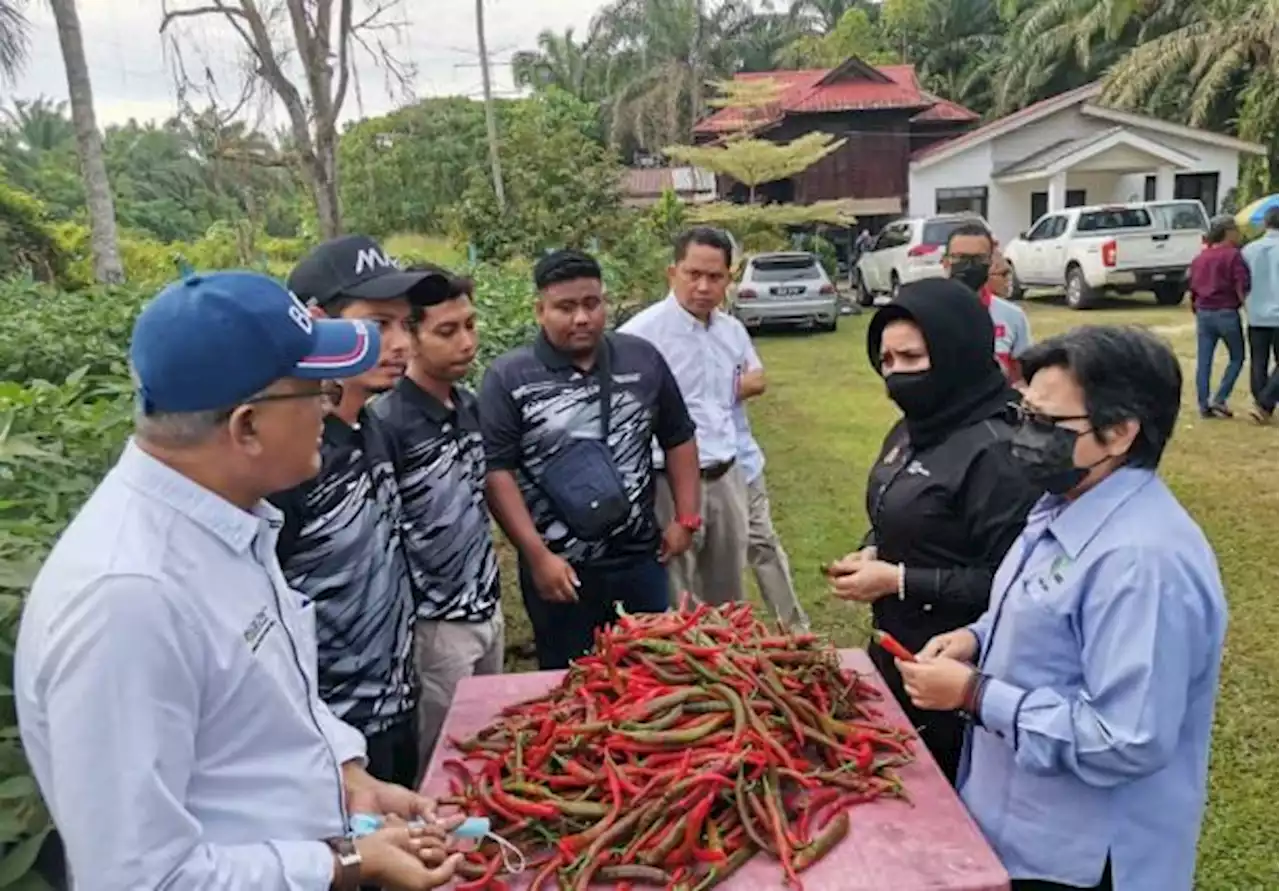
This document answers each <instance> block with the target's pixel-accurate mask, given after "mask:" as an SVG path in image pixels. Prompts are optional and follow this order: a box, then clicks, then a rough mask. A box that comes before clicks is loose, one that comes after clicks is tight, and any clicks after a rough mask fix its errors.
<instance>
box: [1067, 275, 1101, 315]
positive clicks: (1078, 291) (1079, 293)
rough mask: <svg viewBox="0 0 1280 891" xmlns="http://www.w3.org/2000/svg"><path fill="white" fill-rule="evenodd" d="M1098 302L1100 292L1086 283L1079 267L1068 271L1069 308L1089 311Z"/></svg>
mask: <svg viewBox="0 0 1280 891" xmlns="http://www.w3.org/2000/svg"><path fill="white" fill-rule="evenodd" d="M1097 300H1098V292H1097V291H1095V290H1094V289H1093V288H1091V287H1090V286H1089V283H1088V282H1087V281H1085V278H1084V272H1083V271H1082V270H1081V269H1080V267H1079V266H1072V267H1070V268H1069V269H1068V270H1067V306H1069V307H1070V308H1071V309H1089V308H1091V307H1092V306H1093V305H1094V304H1095V303H1096V302H1097Z"/></svg>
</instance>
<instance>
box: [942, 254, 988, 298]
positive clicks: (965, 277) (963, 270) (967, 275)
mask: <svg viewBox="0 0 1280 891" xmlns="http://www.w3.org/2000/svg"><path fill="white" fill-rule="evenodd" d="M989 275H991V261H990V260H988V259H986V258H985V257H956V258H955V260H953V261H952V262H951V277H952V278H954V279H955V280H956V281H959V282H963V283H964V284H965V285H968V286H969V287H970V288H972V289H973V290H974V291H975V292H976V291H980V290H982V286H983V285H985V284H986V283H987V277H988V276H989Z"/></svg>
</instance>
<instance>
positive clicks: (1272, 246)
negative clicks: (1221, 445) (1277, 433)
mask: <svg viewBox="0 0 1280 891" xmlns="http://www.w3.org/2000/svg"><path fill="white" fill-rule="evenodd" d="M1262 223H1263V226H1265V227H1266V232H1265V233H1264V234H1263V236H1262V237H1261V238H1259V239H1257V240H1255V241H1252V242H1250V243H1249V244H1247V245H1245V247H1244V250H1242V251H1241V252H1240V253H1241V255H1242V256H1243V257H1244V262H1245V265H1246V266H1248V267H1249V295H1248V296H1247V297H1245V301H1244V308H1245V315H1246V316H1247V317H1248V320H1249V390H1250V391H1251V392H1252V393H1253V404H1254V411H1253V415H1254V418H1255V420H1257V419H1258V415H1262V418H1261V420H1264V421H1265V420H1267V419H1268V418H1270V417H1271V413H1272V412H1273V411H1275V400H1274V398H1270V397H1268V396H1267V393H1266V390H1267V382H1268V381H1269V380H1271V378H1272V377H1273V376H1274V375H1275V370H1276V366H1277V360H1278V359H1280V354H1278V353H1277V351H1278V350H1280V231H1277V230H1280V208H1276V207H1272V208H1270V209H1268V210H1267V212H1266V215H1265V216H1264V217H1263V218H1262ZM1268 404H1269V405H1270V407H1269V408H1268V407H1267V406H1268Z"/></svg>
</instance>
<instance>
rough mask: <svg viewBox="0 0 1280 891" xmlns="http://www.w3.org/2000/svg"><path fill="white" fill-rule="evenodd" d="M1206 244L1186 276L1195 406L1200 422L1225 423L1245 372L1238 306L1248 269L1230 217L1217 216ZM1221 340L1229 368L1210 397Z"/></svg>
mask: <svg viewBox="0 0 1280 891" xmlns="http://www.w3.org/2000/svg"><path fill="white" fill-rule="evenodd" d="M1206 241H1207V245H1206V247H1205V249H1204V250H1202V251H1201V252H1200V253H1199V254H1197V255H1196V258H1195V259H1194V260H1192V261H1191V269H1190V272H1189V274H1188V276H1187V278H1188V284H1189V286H1190V289H1191V311H1192V312H1194V313H1195V314H1196V401H1197V403H1198V404H1199V406H1200V417H1202V418H1229V417H1231V416H1232V414H1231V409H1230V408H1228V407H1227V400H1228V399H1230V398H1231V391H1232V390H1234V389H1235V386H1236V379H1237V378H1239V377H1240V371H1241V369H1243V368H1244V331H1243V330H1242V329H1241V327H1240V306H1241V304H1243V303H1244V297H1245V295H1246V294H1248V293H1249V267H1248V266H1246V265H1245V262H1244V258H1243V257H1241V256H1240V248H1239V243H1240V230H1239V229H1238V228H1237V227H1236V221H1235V220H1234V219H1233V218H1231V217H1229V216H1220V217H1215V218H1214V219H1213V221H1212V222H1211V223H1210V224H1209V234H1208V236H1207V238H1206ZM1220 341H1221V342H1222V343H1225V344H1226V345H1227V368H1226V371H1224V372H1223V374H1222V383H1220V384H1219V385H1218V389H1217V391H1215V392H1213V393H1212V395H1211V394H1210V390H1211V388H1212V377H1213V356H1214V353H1216V352H1217V350H1218V343H1219V342H1220Z"/></svg>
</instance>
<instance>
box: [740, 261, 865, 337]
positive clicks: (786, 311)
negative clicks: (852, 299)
mask: <svg viewBox="0 0 1280 891" xmlns="http://www.w3.org/2000/svg"><path fill="white" fill-rule="evenodd" d="M733 314H734V315H735V316H737V318H738V320H739V321H741V322H742V324H744V325H746V326H747V327H748V328H759V327H761V326H762V325H791V326H799V327H803V328H819V329H821V330H823V331H834V330H836V324H837V322H838V320H839V318H840V309H839V307H838V305H837V295H836V288H835V285H833V284H832V283H831V279H829V278H827V273H826V270H824V269H823V268H822V264H821V263H820V262H818V258H817V257H816V256H814V255H813V254H810V253H804V252H799V251H794V252H786V253H776V254H756V255H754V256H752V257H748V258H747V261H746V264H745V265H744V266H743V269H742V278H741V279H740V280H739V281H738V286H737V294H736V295H735V297H734V301H733Z"/></svg>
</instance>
